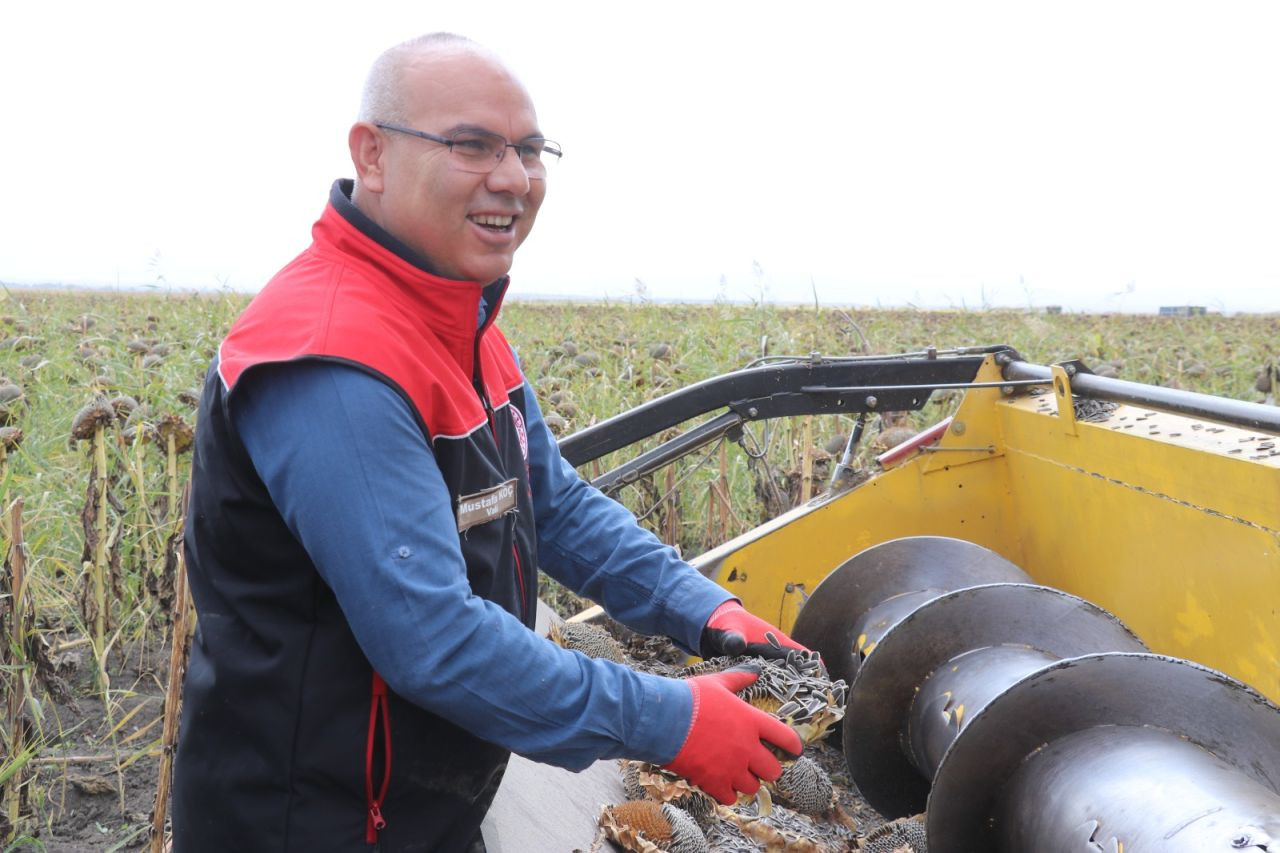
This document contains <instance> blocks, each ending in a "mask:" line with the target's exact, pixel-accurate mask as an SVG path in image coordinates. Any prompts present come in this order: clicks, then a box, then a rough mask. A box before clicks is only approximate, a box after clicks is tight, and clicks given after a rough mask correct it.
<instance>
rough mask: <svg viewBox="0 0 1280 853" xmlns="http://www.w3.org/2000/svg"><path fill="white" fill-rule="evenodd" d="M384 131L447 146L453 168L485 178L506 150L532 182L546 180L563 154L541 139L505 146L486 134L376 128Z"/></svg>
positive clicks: (495, 136)
mask: <svg viewBox="0 0 1280 853" xmlns="http://www.w3.org/2000/svg"><path fill="white" fill-rule="evenodd" d="M375 126H376V127H380V128H382V129H383V130H394V131H395V132H396V133H405V134H408V135H409V136H416V137H418V138H419V139H425V140H427V141H428V142H436V143H439V144H440V145H447V146H449V154H450V155H451V158H450V160H449V162H450V163H452V164H453V165H454V166H455V167H456V168H458V169H461V170H462V171H464V172H476V173H479V174H488V173H489V172H492V171H493V170H494V169H496V168H498V164H499V163H501V162H502V158H503V156H504V155H505V154H506V153H507V149H508V148H514V149H515V150H516V154H517V155H518V156H519V157H520V165H521V166H524V171H525V174H527V175H528V176H529V178H530V179H531V180H543V179H545V178H546V177H547V167H548V166H550V165H551V164H552V163H555V162H558V161H559V160H560V158H561V156H563V154H564V152H563V151H561V150H560V145H559V143H556V142H552V141H551V140H550V139H543V138H542V137H541V136H531V137H529V138H528V139H522V140H521V141H519V142H508V141H507V140H506V139H505V138H503V137H501V136H499V135H498V134H496V133H490V132H489V131H487V130H458V131H454V132H453V133H451V134H449V135H448V136H437V135H436V134H434V133H426V132H425V131H421V130H414V129H413V128H410V127H401V126H400V125H398V124H375Z"/></svg>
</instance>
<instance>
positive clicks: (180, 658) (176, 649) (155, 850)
mask: <svg viewBox="0 0 1280 853" xmlns="http://www.w3.org/2000/svg"><path fill="white" fill-rule="evenodd" d="M169 441H170V446H171V447H172V442H173V439H172V438H170V439H169ZM170 459H173V455H171V456H170ZM189 498H190V485H188V487H187V489H186V491H184V493H183V496H182V507H181V512H180V513H179V521H178V526H177V529H176V530H175V531H174V534H173V540H172V544H173V545H174V546H175V547H174V548H173V551H174V553H175V554H176V560H175V563H176V565H175V568H174V578H173V619H172V623H173V642H172V644H171V646H170V650H169V683H168V685H167V687H166V689H165V697H164V726H163V729H162V732H161V735H160V742H161V744H162V749H163V751H162V752H161V755H160V771H159V779H158V781H157V784H156V802H155V807H154V808H153V809H152V812H151V853H163V851H164V850H165V837H164V825H165V819H166V816H167V813H168V809H169V788H170V785H171V784H172V775H173V755H174V752H175V751H176V749H177V745H178V711H179V702H180V701H181V699H182V679H183V675H184V674H185V672H186V668H187V653H188V650H189V649H190V635H189V631H188V625H187V619H188V616H189V615H190V612H191V608H190V604H189V603H188V600H187V566H186V561H185V560H184V558H183V551H182V535H183V523H182V519H183V518H185V516H186V504H187V501H188V500H189Z"/></svg>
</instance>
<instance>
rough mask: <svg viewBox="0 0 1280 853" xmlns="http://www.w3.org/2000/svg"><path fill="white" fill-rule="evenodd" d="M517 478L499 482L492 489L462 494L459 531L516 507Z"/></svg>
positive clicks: (459, 499) (492, 518) (459, 504)
mask: <svg viewBox="0 0 1280 853" xmlns="http://www.w3.org/2000/svg"><path fill="white" fill-rule="evenodd" d="M518 482H519V481H518V480H516V479H515V478H512V479H510V480H507V481H506V482H505V483H499V484H498V485H496V486H494V487H493V488H491V489H485V490H484V491H483V492H476V493H475V494H474V495H462V496H461V497H459V498H458V532H459V533H461V532H462V531H464V530H467V529H469V528H472V527H475V526H476V525H477V524H484V523H485V522H486V521H493V520H494V519H495V518H497V517H499V516H501V515H506V514H507V513H509V512H511V511H512V510H513V509H515V508H516V483H518Z"/></svg>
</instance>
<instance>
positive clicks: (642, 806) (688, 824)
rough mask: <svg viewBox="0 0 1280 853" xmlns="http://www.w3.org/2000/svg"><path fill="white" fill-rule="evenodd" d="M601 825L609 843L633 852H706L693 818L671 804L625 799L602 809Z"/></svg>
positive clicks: (706, 848) (705, 842) (706, 849)
mask: <svg viewBox="0 0 1280 853" xmlns="http://www.w3.org/2000/svg"><path fill="white" fill-rule="evenodd" d="M600 826H601V827H602V828H603V829H604V831H605V835H607V836H608V837H609V840H611V841H613V842H614V843H616V844H619V845H621V846H622V847H623V849H625V850H629V851H632V853H708V850H709V847H708V845H707V837H706V836H705V835H703V834H702V830H701V829H699V828H698V825H697V824H696V823H694V821H693V818H691V817H689V815H687V814H685V813H684V812H683V811H681V810H680V809H678V808H676V807H675V806H673V805H671V804H670V803H655V802H654V801H653V800H628V801H627V802H625V803H620V804H618V805H616V806H605V807H604V810H603V811H601V813H600Z"/></svg>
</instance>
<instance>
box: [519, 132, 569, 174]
mask: <svg viewBox="0 0 1280 853" xmlns="http://www.w3.org/2000/svg"><path fill="white" fill-rule="evenodd" d="M559 161H560V146H559V145H557V144H556V143H554V142H552V141H551V140H550V139H527V140H525V141H524V142H523V143H521V145H520V162H521V163H523V164H524V170H525V172H527V173H528V175H529V177H531V178H545V177H546V176H547V172H548V171H549V170H550V169H551V167H552V166H554V165H555V164H556V163H558V162H559Z"/></svg>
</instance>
